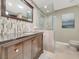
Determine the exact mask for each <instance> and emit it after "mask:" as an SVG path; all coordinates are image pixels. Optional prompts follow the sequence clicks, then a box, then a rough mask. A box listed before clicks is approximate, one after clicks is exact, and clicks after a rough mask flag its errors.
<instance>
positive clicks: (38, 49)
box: [32, 35, 43, 59]
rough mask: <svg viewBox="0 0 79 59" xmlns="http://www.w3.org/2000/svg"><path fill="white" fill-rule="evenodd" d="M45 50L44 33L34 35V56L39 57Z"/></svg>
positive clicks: (35, 58) (34, 58)
mask: <svg viewBox="0 0 79 59" xmlns="http://www.w3.org/2000/svg"><path fill="white" fill-rule="evenodd" d="M42 52H43V40H42V35H39V36H37V37H34V38H33V40H32V58H33V59H37V58H38V56H39V55H40V54H41V53H42Z"/></svg>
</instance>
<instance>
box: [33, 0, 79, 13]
mask: <svg viewBox="0 0 79 59" xmlns="http://www.w3.org/2000/svg"><path fill="white" fill-rule="evenodd" d="M32 1H33V2H34V3H35V4H36V5H37V6H38V7H39V8H40V9H41V10H42V12H43V13H45V14H50V13H52V12H54V11H56V10H60V9H63V8H68V7H72V6H75V5H78V4H79V0H32Z"/></svg>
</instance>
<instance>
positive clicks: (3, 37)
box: [0, 32, 41, 44]
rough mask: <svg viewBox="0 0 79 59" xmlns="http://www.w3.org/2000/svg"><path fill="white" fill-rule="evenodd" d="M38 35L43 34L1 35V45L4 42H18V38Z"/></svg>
mask: <svg viewBox="0 0 79 59" xmlns="http://www.w3.org/2000/svg"><path fill="white" fill-rule="evenodd" d="M38 33H41V32H29V33H18V34H14V33H12V34H7V35H0V44H2V43H4V42H8V41H13V40H16V39H17V38H22V37H25V36H31V35H34V34H38Z"/></svg>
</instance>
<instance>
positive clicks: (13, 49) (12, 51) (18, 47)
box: [7, 43, 22, 59]
mask: <svg viewBox="0 0 79 59" xmlns="http://www.w3.org/2000/svg"><path fill="white" fill-rule="evenodd" d="M7 50H8V59H9V58H12V57H14V56H17V55H19V54H22V43H18V44H15V45H12V46H9V47H7Z"/></svg>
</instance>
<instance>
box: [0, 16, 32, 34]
mask: <svg viewBox="0 0 79 59" xmlns="http://www.w3.org/2000/svg"><path fill="white" fill-rule="evenodd" d="M32 29H33V24H32V23H28V22H24V21H19V20H16V19H10V18H8V19H7V18H5V17H0V34H10V33H19V32H20V33H23V32H28V31H31V30H32Z"/></svg>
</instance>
